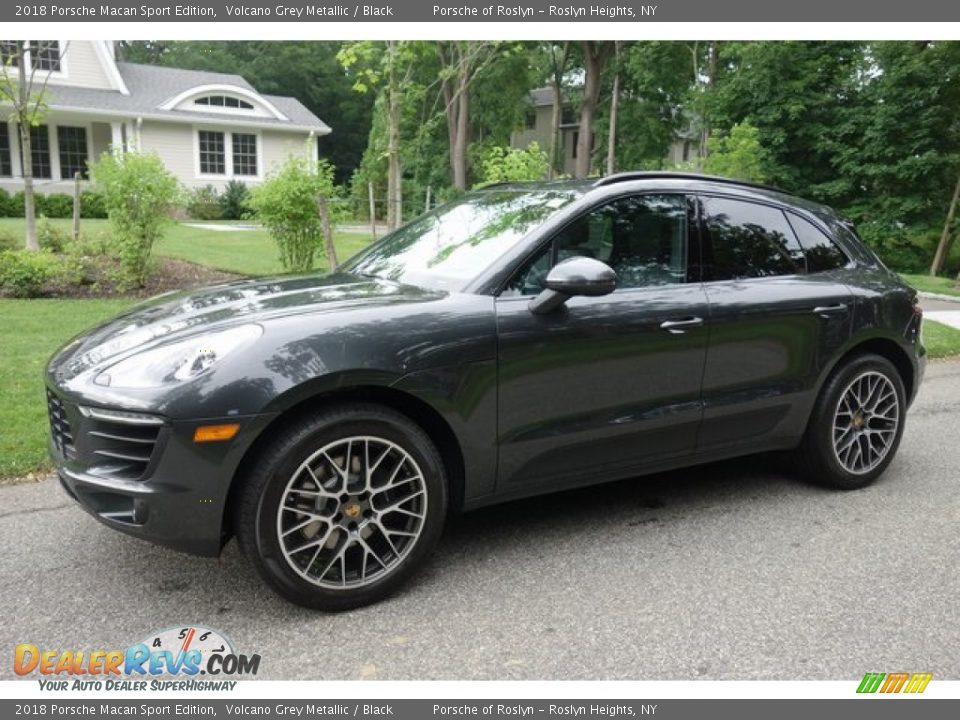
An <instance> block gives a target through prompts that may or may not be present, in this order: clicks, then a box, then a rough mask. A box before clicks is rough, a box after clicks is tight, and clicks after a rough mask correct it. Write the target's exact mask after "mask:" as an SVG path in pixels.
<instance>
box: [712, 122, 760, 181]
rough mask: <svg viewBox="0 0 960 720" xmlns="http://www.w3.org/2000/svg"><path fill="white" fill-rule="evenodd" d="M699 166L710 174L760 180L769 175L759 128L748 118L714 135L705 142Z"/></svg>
mask: <svg viewBox="0 0 960 720" xmlns="http://www.w3.org/2000/svg"><path fill="white" fill-rule="evenodd" d="M707 150H708V153H709V154H708V155H707V157H706V159H705V160H704V163H703V169H704V170H705V171H706V172H708V173H712V174H714V175H722V176H723V177H730V178H736V179H738V180H750V181H752V182H764V181H765V180H767V178H768V177H769V170H768V167H769V159H768V157H767V153H766V151H765V150H764V149H763V146H762V145H761V144H760V131H759V130H757V128H755V127H754V126H753V125H751V124H750V123H749V122H746V121H744V122H742V123H737V124H735V125H734V126H733V127H732V128H730V132H728V133H724V134H722V135H714V136H713V137H711V138H710V140H709V142H708V143H707Z"/></svg>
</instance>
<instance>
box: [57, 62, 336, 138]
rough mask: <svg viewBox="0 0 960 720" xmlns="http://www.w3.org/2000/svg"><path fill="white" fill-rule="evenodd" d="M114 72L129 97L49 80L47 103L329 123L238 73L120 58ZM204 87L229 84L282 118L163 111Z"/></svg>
mask: <svg viewBox="0 0 960 720" xmlns="http://www.w3.org/2000/svg"><path fill="white" fill-rule="evenodd" d="M117 70H118V71H119V72H120V76H121V77H122V78H123V81H124V83H125V84H126V86H127V89H128V90H129V91H130V92H129V94H128V95H123V94H121V93H119V92H116V91H115V90H98V89H94V88H81V87H70V86H67V85H54V84H50V85H48V86H47V93H48V95H47V104H48V105H49V106H50V107H52V108H59V109H74V110H84V111H88V112H96V113H102V114H111V113H117V114H124V115H136V116H139V117H151V118H161V119H169V120H181V121H184V122H196V121H198V120H204V121H209V122H215V123H230V124H240V123H242V124H244V125H253V126H258V127H276V128H277V129H290V130H303V131H311V130H312V131H314V132H316V133H317V134H318V135H325V134H327V133H329V132H330V127H329V126H328V125H327V124H326V123H325V122H323V120H321V119H320V118H318V117H317V116H316V115H314V114H313V113H312V112H310V111H309V110H308V109H307V108H306V107H304V105H303V104H302V103H301V102H300V101H299V100H297V99H296V98H292V97H284V96H280V95H265V94H263V93H258V92H257V91H256V88H254V87H253V86H252V85H251V84H250V83H248V82H247V81H246V80H245V79H243V78H242V77H241V76H240V75H232V74H228V73H215V72H206V71H202V70H181V69H178V68H168V67H159V66H156V65H137V64H134V63H123V62H119V63H117ZM205 85H220V86H224V85H226V86H233V87H237V88H241V89H243V90H246V91H248V92H251V93H255V94H256V95H257V96H258V97H260V98H263V99H264V100H266V101H267V102H268V103H270V104H272V105H273V106H274V107H275V108H276V109H277V110H279V111H280V113H282V114H283V115H284V116H286V118H287V119H285V120H284V119H280V118H275V117H262V116H248V115H243V114H233V113H231V114H226V113H218V112H202V111H200V112H197V111H194V110H167V109H164V108H163V107H162V105H163V104H164V103H166V102H168V101H169V100H170V99H171V98H174V97H176V96H177V95H180V94H181V93H185V92H189V91H190V90H192V89H194V88H198V87H203V86H205Z"/></svg>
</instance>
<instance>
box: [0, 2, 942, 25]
mask: <svg viewBox="0 0 960 720" xmlns="http://www.w3.org/2000/svg"><path fill="white" fill-rule="evenodd" d="M958 20H960V3H956V2H954V3H948V2H943V0H912V1H911V2H909V3H906V2H899V1H898V0H873V1H872V2H870V3H862V2H854V1H853V0H847V2H837V1H836V0H806V1H805V2H796V3H795V2H781V3H776V2H770V0H722V1H718V0H653V1H652V2H649V3H640V2H602V1H601V2H583V1H582V0H581V1H578V0H574V1H573V2H569V1H568V2H545V1H544V0H528V1H524V0H514V1H513V2H511V1H509V0H508V1H507V2H502V3H491V2H487V1H485V0H479V1H478V0H459V1H456V0H380V1H379V2H378V1H376V0H375V1H374V2H371V3H369V4H368V3H356V2H352V1H349V2H323V1H322V0H320V1H315V2H310V1H309V0H307V1H304V0H286V1H285V2H284V1H281V2H277V1H276V0H242V1H239V0H238V1H232V2H224V1H223V0H196V1H195V2H183V3H175V2H167V1H166V0H147V2H141V1H139V0H101V1H100V2H94V1H90V2H82V1H78V0H61V1H60V2H55V3H46V2H40V3H29V4H28V3H7V2H4V3H3V5H2V7H0V22H4V23H6V22H111V21H115V22H144V21H150V22H154V21H160V22H258V23H259V22H297V23H302V22H384V21H387V22H417V23H422V22H577V23H583V22H598V23H602V22H613V23H655V22H694V21H699V22H760V21H763V22H802V21H807V22H931V21H933V22H955V21H958Z"/></svg>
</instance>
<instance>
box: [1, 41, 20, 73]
mask: <svg viewBox="0 0 960 720" xmlns="http://www.w3.org/2000/svg"><path fill="white" fill-rule="evenodd" d="M0 64H2V65H4V66H5V67H17V66H19V65H20V51H19V49H18V48H17V41H16V40H0Z"/></svg>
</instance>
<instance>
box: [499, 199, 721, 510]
mask: <svg viewBox="0 0 960 720" xmlns="http://www.w3.org/2000/svg"><path fill="white" fill-rule="evenodd" d="M689 210H690V205H689V203H688V199H687V197H686V196H684V195H675V194H674V195H636V196H628V197H622V198H619V199H616V200H613V201H610V202H608V203H605V204H603V205H601V206H599V207H596V208H594V209H592V210H590V211H588V212H586V213H585V214H584V215H582V216H580V217H579V218H577V219H576V220H574V221H573V222H572V223H571V224H570V225H568V226H567V227H566V228H564V229H563V230H561V231H560V232H559V233H557V235H556V236H555V237H554V238H552V239H551V241H550V242H549V243H548V245H546V246H545V247H544V248H543V249H542V250H541V251H540V252H539V254H536V255H535V256H534V258H533V259H532V260H531V261H530V262H529V263H528V264H527V265H526V266H525V267H523V268H522V269H521V270H520V271H519V272H518V273H517V275H516V277H515V278H513V280H512V281H511V283H510V284H509V286H508V287H507V288H506V289H505V290H504V292H502V293H501V295H500V297H499V298H498V299H497V303H496V311H497V337H498V366H499V370H498V382H499V395H498V397H499V410H498V417H499V430H498V432H499V444H500V472H499V479H500V480H499V482H500V486H499V488H500V490H501V491H502V492H506V493H510V492H511V491H517V492H523V490H522V488H525V487H529V486H534V485H544V484H545V485H549V486H552V487H556V486H562V485H571V484H586V483H590V482H598V481H600V480H603V479H610V478H612V477H617V476H620V477H623V476H627V475H629V474H631V473H632V472H634V471H635V470H636V469H638V468H640V467H643V466H644V465H645V464H647V463H650V462H655V461H657V460H660V459H663V458H668V457H671V456H675V455H678V454H681V455H682V454H687V453H690V452H692V450H693V448H694V444H695V442H696V430H697V426H698V425H699V422H700V416H701V408H700V380H701V377H702V375H703V365H704V358H705V355H706V342H707V327H706V315H707V309H708V308H707V302H706V296H705V294H704V292H703V289H702V288H701V286H700V282H699V249H698V247H697V246H696V244H694V245H693V247H692V248H691V247H688V229H690V228H693V229H695V228H696V223H695V219H693V218H692V216H690V215H689ZM577 255H582V256H588V257H593V258H595V259H597V260H601V261H603V262H605V263H607V264H608V265H610V266H611V267H612V268H613V269H614V271H615V272H616V273H617V277H618V286H617V289H616V290H615V291H614V292H613V293H611V294H610V295H607V296H604V297H592V298H588V297H574V298H571V299H570V300H568V301H567V303H566V305H565V306H564V307H562V308H560V309H559V310H558V311H556V312H553V313H550V314H546V315H534V314H533V313H531V312H530V310H529V308H528V306H529V303H530V300H531V298H533V297H535V296H536V295H537V294H538V293H539V292H540V290H542V288H543V280H544V278H545V277H546V274H547V272H548V271H549V270H550V268H551V267H552V266H553V265H554V264H555V263H556V262H559V261H561V260H563V259H565V258H568V257H572V256H577Z"/></svg>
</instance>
